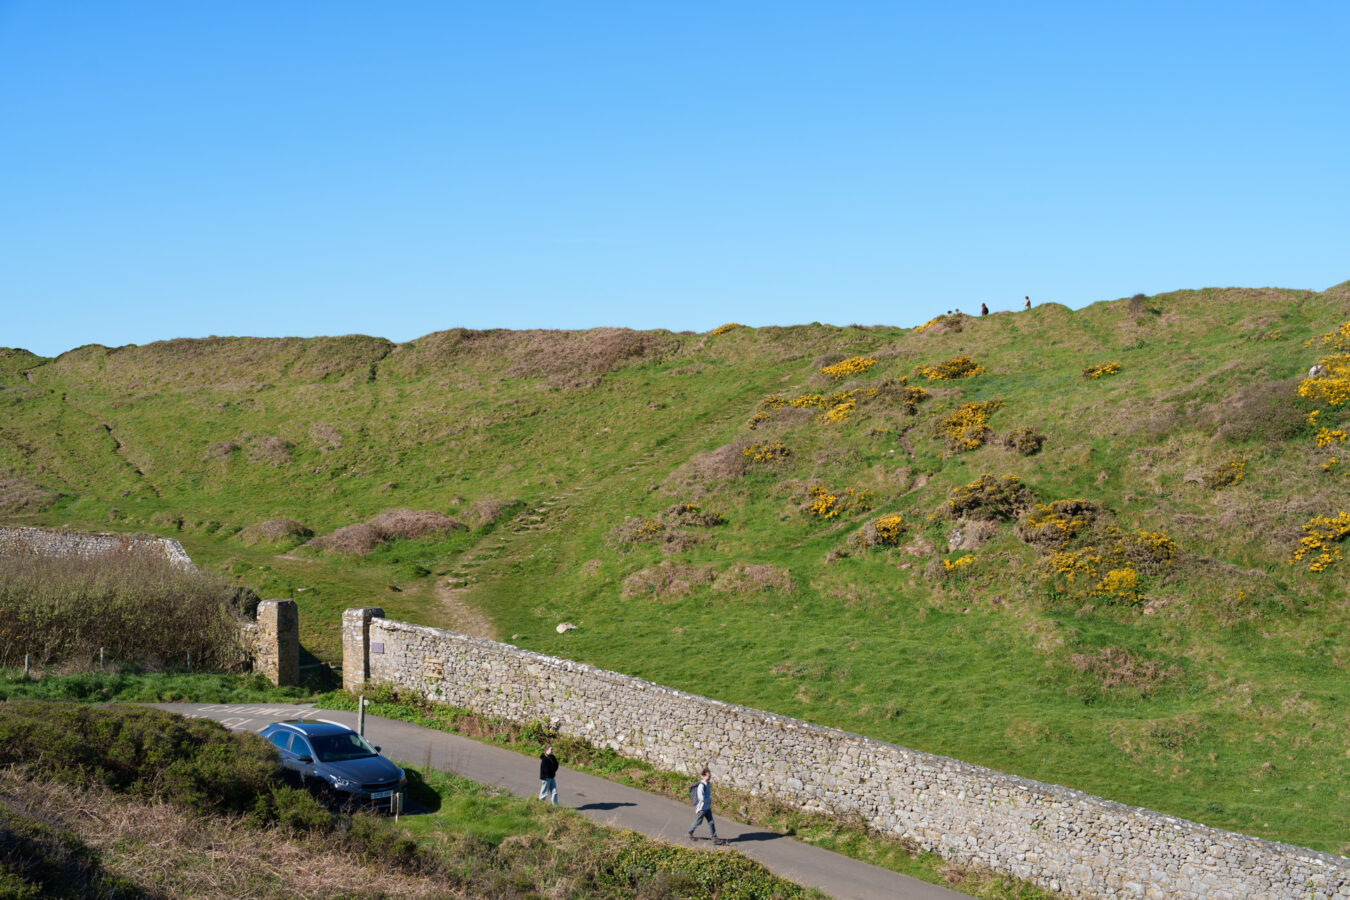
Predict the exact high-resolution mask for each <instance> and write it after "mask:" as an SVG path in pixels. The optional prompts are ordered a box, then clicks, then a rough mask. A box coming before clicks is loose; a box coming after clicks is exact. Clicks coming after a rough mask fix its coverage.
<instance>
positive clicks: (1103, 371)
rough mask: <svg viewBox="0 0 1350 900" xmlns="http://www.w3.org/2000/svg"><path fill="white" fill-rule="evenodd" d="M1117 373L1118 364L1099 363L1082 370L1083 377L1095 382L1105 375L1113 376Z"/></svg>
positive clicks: (1118, 369)
mask: <svg viewBox="0 0 1350 900" xmlns="http://www.w3.org/2000/svg"><path fill="white" fill-rule="evenodd" d="M1119 371H1120V363H1118V362H1108V363H1100V364H1098V365H1095V366H1088V367H1087V368H1086V369H1084V370H1083V377H1084V378H1091V379H1093V380H1094V381H1095V380H1096V379H1098V378H1102V377H1104V376H1106V375H1115V374H1116V373H1118V372H1119Z"/></svg>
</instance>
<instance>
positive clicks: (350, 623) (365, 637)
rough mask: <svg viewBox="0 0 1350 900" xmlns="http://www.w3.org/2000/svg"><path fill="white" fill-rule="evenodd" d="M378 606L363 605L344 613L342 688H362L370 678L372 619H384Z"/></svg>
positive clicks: (348, 689)
mask: <svg viewBox="0 0 1350 900" xmlns="http://www.w3.org/2000/svg"><path fill="white" fill-rule="evenodd" d="M383 618H384V610H383V609H381V608H380V607H378V606H361V607H358V608H356V609H349V610H347V611H346V612H344V613H343V614H342V689H343V690H345V691H356V690H360V689H361V687H363V686H364V685H365V683H366V682H367V681H369V680H370V620H371V619H383Z"/></svg>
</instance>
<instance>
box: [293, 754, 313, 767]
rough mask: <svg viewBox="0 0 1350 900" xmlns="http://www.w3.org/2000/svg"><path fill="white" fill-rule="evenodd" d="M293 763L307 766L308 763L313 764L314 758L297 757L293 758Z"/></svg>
mask: <svg viewBox="0 0 1350 900" xmlns="http://www.w3.org/2000/svg"><path fill="white" fill-rule="evenodd" d="M295 761H296V762H298V763H303V764H304V765H309V764H310V763H312V762H314V757H312V756H297V757H296V758H295Z"/></svg>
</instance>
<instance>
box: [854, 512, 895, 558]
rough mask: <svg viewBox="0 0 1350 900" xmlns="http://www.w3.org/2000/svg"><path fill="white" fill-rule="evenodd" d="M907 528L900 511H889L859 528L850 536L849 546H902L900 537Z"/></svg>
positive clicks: (859, 547) (864, 547)
mask: <svg viewBox="0 0 1350 900" xmlns="http://www.w3.org/2000/svg"><path fill="white" fill-rule="evenodd" d="M906 530H907V526H906V525H905V518H904V516H902V515H900V514H899V513H887V514H886V515H884V516H881V517H879V518H876V519H873V520H872V521H870V522H868V523H867V524H866V525H864V526H863V527H862V528H860V529H858V531H857V532H856V533H855V534H854V535H853V536H852V537H851V538H849V546H850V547H851V548H855V549H867V548H869V547H898V546H900V538H901V537H902V536H903V535H904V533H905V531H906Z"/></svg>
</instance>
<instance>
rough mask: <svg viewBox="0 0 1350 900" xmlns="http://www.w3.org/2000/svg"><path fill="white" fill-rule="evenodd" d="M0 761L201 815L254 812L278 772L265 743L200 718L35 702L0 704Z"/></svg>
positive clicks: (135, 708) (132, 708)
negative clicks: (165, 802)
mask: <svg viewBox="0 0 1350 900" xmlns="http://www.w3.org/2000/svg"><path fill="white" fill-rule="evenodd" d="M0 762H3V763H5V764H7V765H26V766H29V767H31V770H32V771H34V772H39V773H41V774H44V775H50V776H53V777H56V778H60V779H62V780H64V781H67V782H74V783H83V782H90V783H97V784H102V785H104V786H106V787H110V788H113V789H115V790H118V791H122V792H125V793H132V794H136V795H139V796H145V797H157V798H162V799H165V800H171V801H173V802H175V803H179V804H182V805H185V806H188V807H190V808H193V809H196V810H198V811H202V812H210V811H215V812H236V813H244V812H250V811H253V810H255V808H256V801H257V798H258V797H259V796H261V795H265V794H267V793H269V789H270V786H271V784H272V782H273V781H274V780H275V778H276V777H277V775H278V773H279V771H280V770H279V763H278V761H277V757H276V753H275V752H274V751H273V750H272V748H271V747H270V746H269V745H268V744H267V742H266V741H263V740H261V739H260V738H258V737H257V736H256V735H254V734H251V733H248V732H231V731H227V730H226V729H225V727H224V726H223V725H220V724H219V723H217V722H212V721H210V720H208V719H185V718H183V717H182V716H177V715H174V714H173V713H168V712H164V711H162V710H158V709H151V708H149V707H143V706H85V705H81V704H73V703H69V704H67V703H48V702H44V701H41V700H9V701H7V702H5V703H4V704H0Z"/></svg>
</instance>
